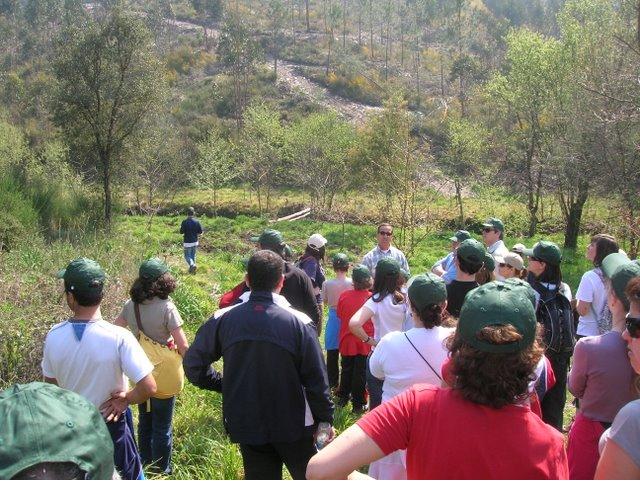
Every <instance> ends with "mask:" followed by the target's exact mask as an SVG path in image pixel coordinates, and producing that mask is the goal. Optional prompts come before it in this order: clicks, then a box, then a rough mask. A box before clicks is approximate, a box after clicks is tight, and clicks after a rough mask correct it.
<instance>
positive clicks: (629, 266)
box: [602, 253, 640, 307]
mask: <svg viewBox="0 0 640 482" xmlns="http://www.w3.org/2000/svg"><path fill="white" fill-rule="evenodd" d="M602 272H603V273H604V275H605V276H606V277H607V278H609V279H610V280H611V287H612V288H613V291H614V292H615V294H616V296H617V297H618V299H619V300H620V301H622V302H623V303H624V305H625V307H628V306H629V299H628V298H627V295H626V294H625V292H624V291H625V289H626V288H627V285H628V284H629V281H631V280H632V279H633V278H636V277H638V276H640V261H638V260H635V261H631V260H630V259H629V258H628V257H627V255H625V254H623V253H611V254H610V255H608V256H607V257H605V258H604V259H603V260H602Z"/></svg>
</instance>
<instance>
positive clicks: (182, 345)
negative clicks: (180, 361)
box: [171, 326, 189, 357]
mask: <svg viewBox="0 0 640 482" xmlns="http://www.w3.org/2000/svg"><path fill="white" fill-rule="evenodd" d="M171 336H172V337H173V340H174V341H175V342H176V346H177V347H178V353H180V356H182V357H184V354H185V353H187V350H188V349H189V342H188V341H187V335H185V334H184V331H183V329H182V327H181V326H179V327H177V328H174V329H173V330H172V331H171Z"/></svg>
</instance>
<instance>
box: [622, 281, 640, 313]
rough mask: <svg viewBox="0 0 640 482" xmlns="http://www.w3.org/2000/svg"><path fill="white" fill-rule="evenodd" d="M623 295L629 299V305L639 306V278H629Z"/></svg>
mask: <svg viewBox="0 0 640 482" xmlns="http://www.w3.org/2000/svg"><path fill="white" fill-rule="evenodd" d="M624 294H625V295H627V298H629V303H630V304H632V305H634V306H640V276H637V277H635V278H631V280H630V281H629V282H628V283H627V287H626V289H625V290H624Z"/></svg>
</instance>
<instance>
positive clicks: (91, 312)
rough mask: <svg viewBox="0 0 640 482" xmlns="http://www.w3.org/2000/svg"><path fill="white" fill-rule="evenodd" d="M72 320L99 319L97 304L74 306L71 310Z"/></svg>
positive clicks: (100, 314)
mask: <svg viewBox="0 0 640 482" xmlns="http://www.w3.org/2000/svg"><path fill="white" fill-rule="evenodd" d="M73 319H74V320H100V319H102V313H101V311H100V305H98V306H76V307H75V309H74V310H73Z"/></svg>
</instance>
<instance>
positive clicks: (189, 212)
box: [187, 207, 196, 216]
mask: <svg viewBox="0 0 640 482" xmlns="http://www.w3.org/2000/svg"><path fill="white" fill-rule="evenodd" d="M195 214H196V210H195V209H193V208H192V207H188V208H187V216H194V215H195Z"/></svg>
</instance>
